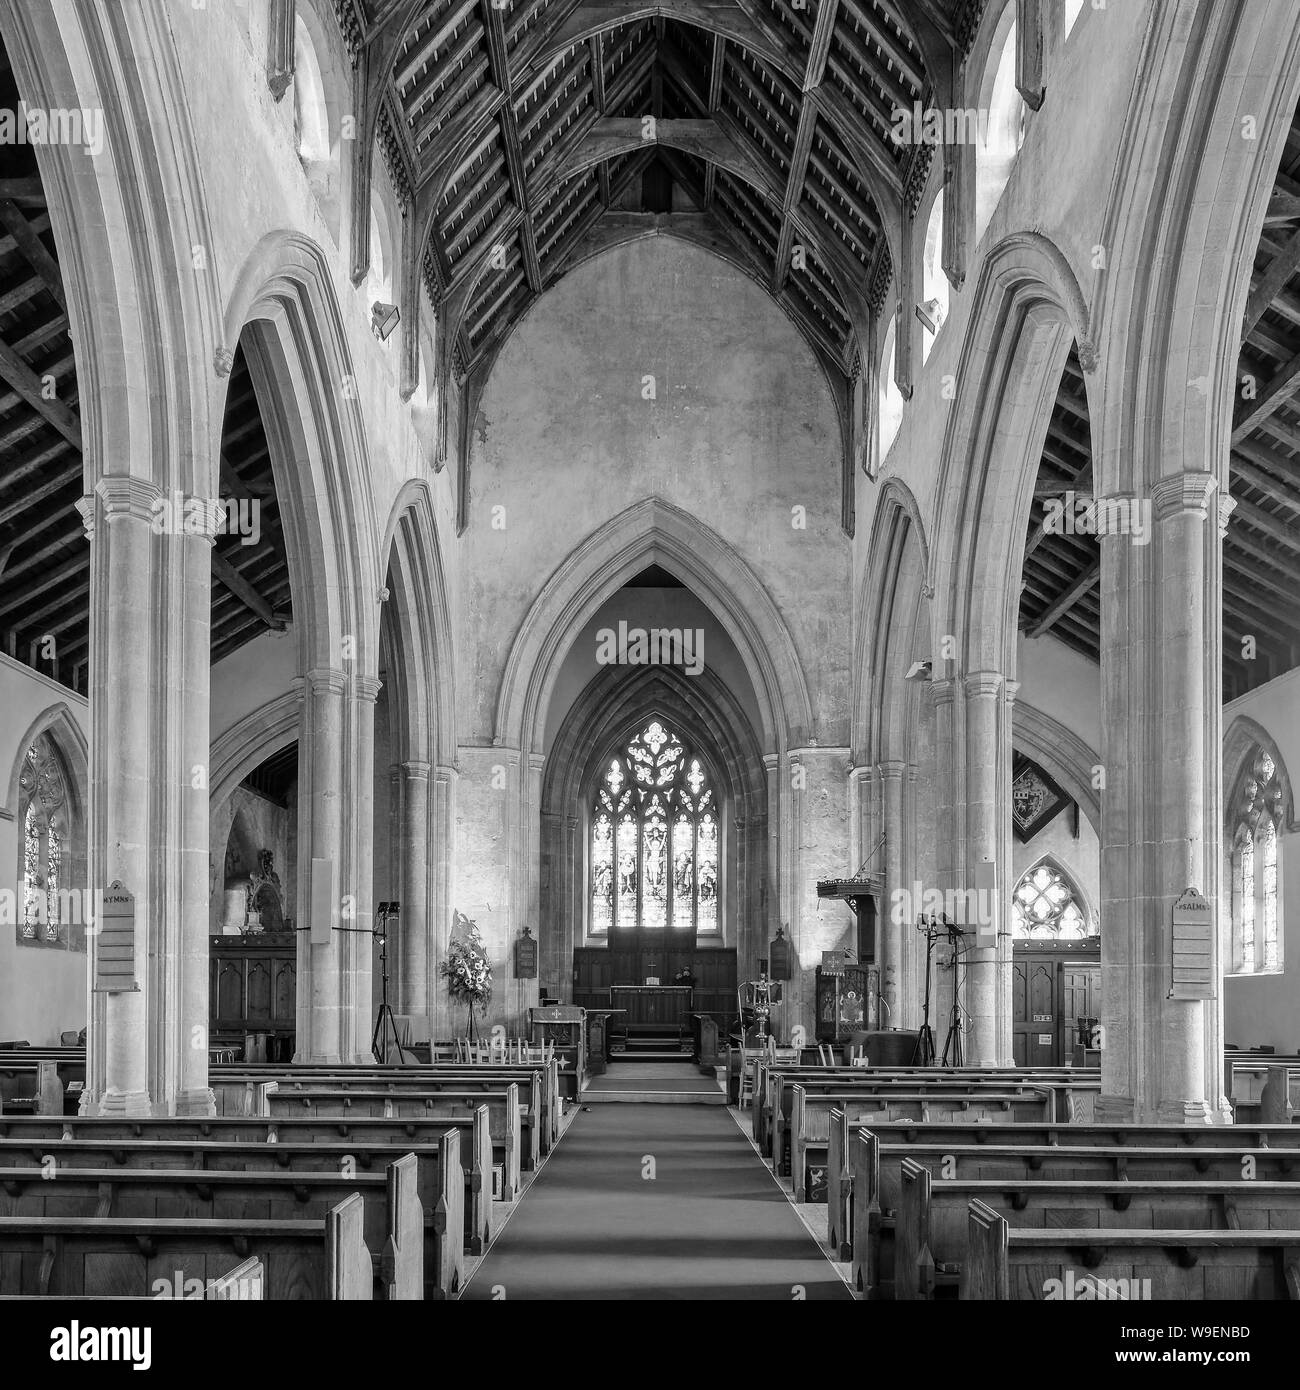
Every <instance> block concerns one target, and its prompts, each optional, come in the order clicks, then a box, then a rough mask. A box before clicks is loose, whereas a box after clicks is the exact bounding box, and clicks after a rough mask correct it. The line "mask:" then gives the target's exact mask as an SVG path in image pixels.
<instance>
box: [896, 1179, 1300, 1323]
mask: <svg viewBox="0 0 1300 1390" xmlns="http://www.w3.org/2000/svg"><path fill="white" fill-rule="evenodd" d="M901 1179H902V1199H901V1201H900V1203H899V1207H898V1215H897V1220H896V1224H895V1230H894V1297H895V1298H896V1299H900V1300H903V1299H929V1298H933V1297H934V1296H935V1293H936V1290H940V1289H942V1288H944V1287H946V1288H949V1289H951V1290H952V1291H953V1292H955V1291H956V1289H957V1286H958V1283H959V1280H960V1278H961V1277H962V1276H963V1275H964V1272H965V1270H966V1267H967V1246H966V1241H967V1235H968V1208H969V1206H970V1203H971V1201H972V1200H975V1199H978V1200H979V1201H980V1202H982V1203H983V1204H984V1205H985V1206H986V1207H988V1208H989V1209H990V1210H992V1211H995V1212H997V1213H998V1215H999V1216H1001V1217H1003V1218H1004V1219H1005V1220H1006V1221H1007V1222H1008V1223H1009V1224H1010V1225H1011V1226H1012V1227H1014V1228H1015V1229H1017V1230H1019V1229H1028V1228H1039V1229H1046V1228H1053V1227H1058V1228H1059V1227H1063V1226H1065V1227H1071V1228H1078V1229H1083V1228H1088V1229H1094V1228H1095V1230H1096V1232H1097V1234H1098V1235H1099V1236H1101V1235H1102V1233H1103V1232H1109V1231H1110V1230H1168V1229H1178V1230H1207V1231H1209V1230H1217V1231H1226V1230H1250V1231H1268V1230H1296V1229H1300V1185H1297V1184H1295V1183H1284V1182H1283V1183H1269V1182H1243V1181H1241V1180H1240V1179H1238V1180H1237V1181H1235V1182H1218V1183H1216V1182H1178V1183H1170V1182H1158V1183H1151V1182H1119V1183H1114V1182H1088V1181H1080V1180H1077V1179H1066V1180H1055V1181H1053V1180H1050V1179H1046V1178H1035V1179H1034V1180H1033V1181H1032V1182H1029V1183H1023V1184H1011V1183H999V1182H996V1181H985V1180H975V1181H969V1180H966V1181H963V1180H946V1179H936V1178H934V1177H933V1176H932V1175H931V1173H930V1170H929V1169H928V1168H926V1167H925V1166H923V1165H922V1164H920V1163H917V1162H916V1161H915V1160H914V1159H910V1158H906V1159H904V1160H903V1163H902V1172H901Z"/></svg>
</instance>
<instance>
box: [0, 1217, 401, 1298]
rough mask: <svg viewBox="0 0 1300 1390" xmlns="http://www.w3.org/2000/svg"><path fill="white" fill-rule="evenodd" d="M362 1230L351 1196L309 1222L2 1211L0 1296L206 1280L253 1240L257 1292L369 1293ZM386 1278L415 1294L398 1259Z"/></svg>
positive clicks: (91, 1293)
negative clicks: (259, 1276)
mask: <svg viewBox="0 0 1300 1390" xmlns="http://www.w3.org/2000/svg"><path fill="white" fill-rule="evenodd" d="M364 1227H365V1203H364V1201H363V1199H362V1197H361V1196H360V1194H358V1193H353V1194H352V1195H351V1196H349V1197H348V1198H346V1199H345V1200H344V1201H343V1202H341V1203H340V1204H339V1205H338V1206H336V1207H332V1208H331V1209H330V1210H329V1211H328V1212H327V1213H326V1214H325V1216H324V1218H323V1219H321V1220H317V1221H308V1220H296V1221H268V1220H256V1219H244V1220H183V1219H164V1218H159V1217H151V1218H145V1219H141V1218H132V1217H107V1216H90V1217H73V1216H5V1217H0V1293H16V1294H38V1295H42V1296H44V1295H46V1294H67V1295H72V1296H75V1297H80V1298H95V1297H103V1296H105V1295H114V1294H134V1295H137V1296H140V1295H145V1294H150V1293H157V1292H158V1291H160V1290H161V1289H164V1288H172V1287H175V1283H176V1279H177V1275H178V1274H179V1275H180V1277H181V1279H182V1280H189V1279H199V1280H202V1281H203V1283H204V1284H205V1285H206V1283H207V1281H208V1280H209V1279H220V1278H222V1277H223V1276H225V1275H226V1274H227V1273H228V1272H229V1270H230V1265H231V1258H232V1255H233V1256H235V1257H238V1258H241V1259H242V1258H246V1257H247V1256H248V1255H249V1254H250V1251H251V1248H253V1247H255V1248H256V1250H257V1253H258V1258H259V1259H260V1260H261V1261H262V1264H263V1267H264V1269H265V1297H267V1298H272V1299H281V1298H288V1299H371V1298H373V1297H374V1284H375V1270H374V1263H373V1261H372V1258H371V1253H370V1251H369V1249H368V1248H367V1246H366V1242H365V1236H364ZM419 1244H420V1242H419V1240H418V1238H417V1239H415V1240H414V1242H413V1245H414V1250H415V1253H416V1255H417V1256H418V1247H419ZM403 1253H404V1255H405V1256H407V1257H409V1256H410V1255H411V1253H412V1251H411V1248H410V1247H408V1248H407V1249H406V1250H405V1251H404V1252H403ZM393 1275H394V1278H393V1280H392V1282H391V1283H390V1285H389V1287H390V1289H391V1290H392V1291H393V1292H392V1296H393V1297H397V1298H410V1297H419V1285H418V1284H416V1283H415V1282H414V1281H413V1280H412V1279H411V1277H410V1270H409V1263H408V1262H407V1260H406V1259H404V1260H402V1261H399V1262H398V1263H397V1265H396V1266H395V1267H394V1270H393ZM412 1289H415V1292H414V1293H413V1292H412Z"/></svg>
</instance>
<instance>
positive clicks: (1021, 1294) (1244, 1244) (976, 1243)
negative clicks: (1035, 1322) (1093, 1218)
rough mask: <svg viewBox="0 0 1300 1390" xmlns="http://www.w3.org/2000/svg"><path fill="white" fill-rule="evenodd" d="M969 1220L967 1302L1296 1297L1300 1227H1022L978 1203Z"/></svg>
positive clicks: (963, 1291)
mask: <svg viewBox="0 0 1300 1390" xmlns="http://www.w3.org/2000/svg"><path fill="white" fill-rule="evenodd" d="M968 1223H969V1224H968V1233H967V1250H968V1258H967V1264H966V1271H965V1276H966V1277H965V1278H964V1279H963V1281H962V1286H961V1291H960V1296H961V1297H962V1298H963V1299H973V1300H989V1299H996V1300H998V1301H999V1302H1007V1301H1015V1302H1019V1301H1025V1300H1043V1299H1048V1298H1054V1299H1073V1300H1076V1301H1077V1300H1081V1299H1090V1298H1096V1297H1102V1298H1112V1297H1119V1298H1132V1297H1137V1298H1146V1297H1150V1298H1151V1299H1178V1300H1179V1301H1185V1302H1193V1303H1202V1302H1206V1301H1209V1302H1216V1301H1218V1300H1220V1299H1232V1300H1234V1301H1242V1300H1246V1299H1263V1300H1270V1299H1286V1298H1292V1299H1295V1298H1300V1230H1274V1231H1200V1230H1158V1231H1134V1230H1107V1231H1099V1230H1096V1229H1089V1228H1087V1227H1082V1228H1074V1229H1056V1230H1033V1229H1029V1230H1026V1229H1020V1228H1012V1227H1011V1225H1010V1224H1009V1223H1008V1222H1007V1220H1006V1219H1005V1217H1003V1216H1001V1215H999V1214H998V1213H997V1212H996V1211H994V1210H993V1209H992V1208H991V1207H988V1206H987V1205H985V1203H983V1202H980V1201H978V1200H977V1201H972V1202H971V1204H970V1209H969V1217H968ZM1146 1281H1149V1284H1148V1283H1147V1282H1146Z"/></svg>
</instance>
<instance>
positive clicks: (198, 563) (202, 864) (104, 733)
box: [79, 477, 216, 1115]
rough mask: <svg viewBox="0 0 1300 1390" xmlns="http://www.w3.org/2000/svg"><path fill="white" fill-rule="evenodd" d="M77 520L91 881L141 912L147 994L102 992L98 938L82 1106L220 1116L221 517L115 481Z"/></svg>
mask: <svg viewBox="0 0 1300 1390" xmlns="http://www.w3.org/2000/svg"><path fill="white" fill-rule="evenodd" d="M190 501H191V503H192V502H193V499H190ZM164 502H166V503H169V504H170V506H169V508H167V509H164V508H163V507H162V506H160V504H162V503H164ZM79 510H80V511H81V514H82V518H83V521H84V522H85V526H86V534H87V537H88V538H89V539H90V542H91V546H92V555H91V679H92V685H91V700H90V720H91V737H90V755H91V766H90V797H89V812H90V816H89V819H90V824H89V827H88V829H89V835H88V841H89V856H88V860H89V862H88V877H89V883H90V885H91V886H92V887H93V888H95V889H102V888H104V887H106V886H107V885H108V884H109V883H111V882H113V881H114V880H120V881H121V882H122V883H124V884H125V885H126V887H127V888H128V889H130V891H131V892H132V893H133V895H134V897H135V909H136V917H135V982H136V985H137V988H136V989H134V990H131V991H127V992H123V993H114V994H103V993H97V992H95V990H94V983H95V979H94V970H95V967H94V961H95V956H96V945H97V938H96V934H95V932H94V931H93V930H92V931H91V932H90V933H89V943H90V949H89V950H88V953H87V955H88V960H87V966H88V970H89V972H90V978H89V985H90V989H91V993H90V995H89V1014H90V1017H89V1020H88V1030H87V1036H88V1038H89V1040H90V1042H89V1048H88V1054H89V1055H88V1065H87V1084H86V1089H85V1092H84V1093H83V1097H82V1102H81V1106H82V1110H83V1111H84V1112H86V1113H100V1114H125V1115H133V1114H139V1115H147V1114H159V1115H166V1114H176V1113H179V1114H189V1115H196V1114H197V1115H206V1114H211V1113H212V1112H213V1109H214V1105H213V1098H212V1093H211V1091H210V1090H209V1088H208V925H209V924H208V903H209V886H210V885H209V859H208V856H209V845H208V796H209V792H208V757H209V743H210V738H209V703H210V700H209V668H210V661H211V653H210V639H209V614H210V605H211V572H212V539H213V535H214V531H215V524H216V511H215V509H214V508H211V507H201V506H195V505H189V506H187V505H186V499H184V498H182V497H181V495H180V494H176V495H175V496H174V497H173V498H170V499H168V498H164V496H163V494H162V493H161V491H160V490H159V489H158V488H157V487H156V486H155V485H154V484H153V483H151V482H145V481H143V480H141V479H137V478H122V477H109V478H103V479H101V480H100V482H99V484H98V486H97V488H96V491H95V493H94V495H92V496H91V497H88V498H84V499H83V500H82V503H81V504H80V507H79ZM160 518H161V519H162V522H163V524H161V525H160V524H159V519H160ZM197 523H202V524H197Z"/></svg>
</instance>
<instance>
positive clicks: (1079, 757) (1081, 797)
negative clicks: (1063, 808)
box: [1011, 700, 1101, 835]
mask: <svg viewBox="0 0 1300 1390" xmlns="http://www.w3.org/2000/svg"><path fill="white" fill-rule="evenodd" d="M1011 742H1012V745H1013V746H1014V747H1016V748H1019V749H1020V750H1021V751H1022V752H1024V753H1027V754H1028V755H1029V756H1030V757H1031V758H1033V760H1034V761H1035V762H1036V763H1038V765H1039V766H1040V767H1041V768H1042V769H1043V770H1044V771H1045V772H1047V773H1049V774H1050V775H1051V776H1052V777H1053V778H1054V779H1055V780H1056V782H1057V783H1058V784H1059V785H1060V787H1061V788H1062V789H1063V790H1064V791H1067V792H1069V793H1070V795H1071V796H1072V797H1073V798H1074V799H1075V801H1077V802H1078V803H1079V805H1080V807H1082V809H1083V813H1084V815H1086V816H1087V817H1088V823H1089V824H1090V825H1091V826H1092V828H1093V829H1094V830H1095V831H1096V832H1097V834H1098V835H1100V834H1101V795H1100V793H1099V792H1098V791H1097V789H1096V787H1095V786H1094V785H1093V782H1094V779H1095V769H1097V768H1099V767H1100V766H1101V757H1100V755H1099V754H1098V752H1097V750H1096V749H1095V748H1093V747H1092V746H1091V745H1090V744H1088V743H1086V742H1085V741H1084V740H1083V739H1081V738H1080V737H1079V735H1078V734H1076V733H1075V732H1074V730H1073V729H1071V728H1069V727H1068V726H1067V725H1065V724H1062V723H1061V721H1060V720H1059V719H1053V718H1052V716H1051V715H1050V714H1044V713H1043V711H1042V710H1039V709H1035V708H1034V707H1033V705H1028V704H1026V703H1025V702H1024V701H1023V700H1017V701H1016V705H1015V714H1014V716H1013V725H1012V732H1011Z"/></svg>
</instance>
